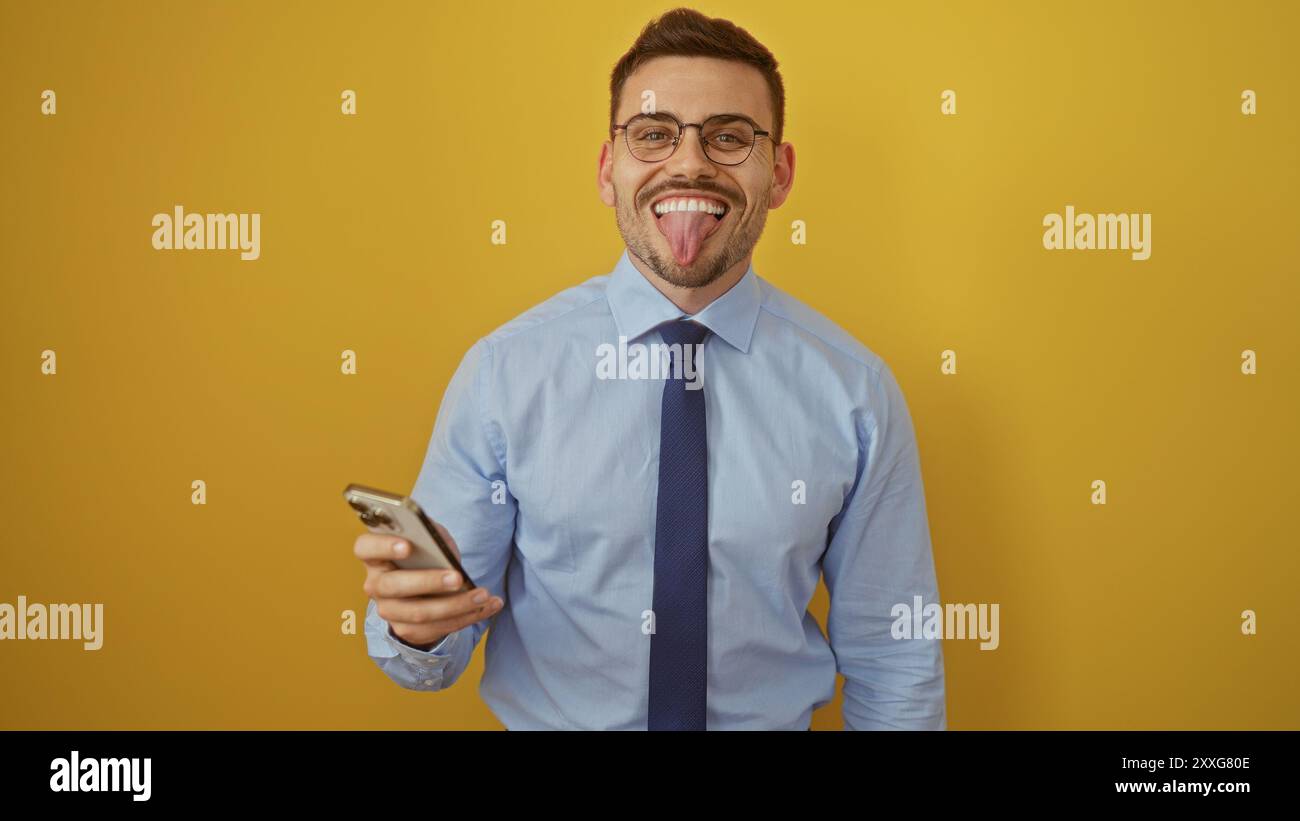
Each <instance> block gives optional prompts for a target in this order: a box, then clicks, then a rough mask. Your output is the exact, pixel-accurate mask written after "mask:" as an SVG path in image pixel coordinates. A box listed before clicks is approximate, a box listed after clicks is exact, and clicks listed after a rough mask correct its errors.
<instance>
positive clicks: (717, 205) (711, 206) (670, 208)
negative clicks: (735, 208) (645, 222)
mask: <svg viewBox="0 0 1300 821" xmlns="http://www.w3.org/2000/svg"><path fill="white" fill-rule="evenodd" d="M730 210H731V207H730V206H729V205H727V204H726V203H725V202H723V201H722V200H718V199H714V198H712V197H673V196H669V197H664V198H663V199H661V200H658V201H657V202H655V203H653V204H652V205H651V206H650V211H651V213H653V214H654V215H655V219H659V218H660V217H662V216H663V215H664V214H671V213H673V212H676V211H685V212H691V211H694V212H696V213H699V212H701V211H703V212H704V213H706V214H712V215H713V217H714V218H715V219H716V220H717V221H718V222H722V218H723V217H725V216H726V215H727V212H728V211H730Z"/></svg>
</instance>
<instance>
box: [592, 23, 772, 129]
mask: <svg viewBox="0 0 1300 821" xmlns="http://www.w3.org/2000/svg"><path fill="white" fill-rule="evenodd" d="M667 56H682V57H715V58H718V59H721V60H739V61H740V62H743V63H749V64H750V65H752V66H754V67H755V68H757V69H758V70H759V71H761V72H762V73H763V77H764V78H765V79H766V80H767V87H768V90H769V92H770V93H771V97H772V113H773V115H774V117H775V122H774V123H773V125H772V143H773V145H780V144H781V132H782V131H784V129H785V86H784V84H782V82H781V72H779V71H777V62H776V58H775V57H773V56H772V52H770V51H768V50H767V47H766V46H764V45H763V44H762V43H760V42H758V41H757V40H755V39H754V37H753V36H752V35H751V34H750V33H749V32H747V31H745V30H744V29H743V28H741V27H740V26H737V25H736V24H735V23H733V22H731V21H730V20H723V19H722V18H720V17H705V16H704V15H703V14H700V13H699V12H698V11H696V10H694V9H688V8H676V9H673V10H671V11H666V12H664V13H663V14H661V15H660V16H659V17H658V18H657V19H655V20H651V21H650V22H649V23H646V26H645V28H643V29H641V34H640V35H638V36H637V38H636V42H635V43H633V44H632V47H631V48H630V49H628V51H627V54H624V55H623V56H622V57H620V58H619V61H618V62H617V63H616V64H615V65H614V71H613V73H611V74H610V77H609V125H610V130H611V133H612V132H613V127H614V125H615V120H614V118H615V117H617V116H618V104H619V101H620V100H621V99H622V96H623V83H624V82H626V81H627V78H628V76H629V75H630V74H631V73H632V72H633V71H635V70H636V69H637V67H638V66H640V65H641V64H642V63H644V62H646V61H647V60H650V59H652V58H654V57H667Z"/></svg>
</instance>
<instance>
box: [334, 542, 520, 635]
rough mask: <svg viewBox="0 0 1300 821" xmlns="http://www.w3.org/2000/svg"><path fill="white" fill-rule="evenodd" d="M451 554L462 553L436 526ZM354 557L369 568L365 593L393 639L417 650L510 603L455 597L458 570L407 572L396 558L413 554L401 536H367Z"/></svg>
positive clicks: (478, 594)
mask: <svg viewBox="0 0 1300 821" xmlns="http://www.w3.org/2000/svg"><path fill="white" fill-rule="evenodd" d="M434 527H436V528H437V529H438V534H439V535H440V536H442V538H443V539H444V540H446V542H447V544H448V545H449V546H450V547H451V551H452V553H454V554H456V558H457V559H458V560H459V559H460V548H458V547H456V542H455V541H454V540H453V539H452V538H451V534H449V533H448V532H447V531H446V530H445V529H444V528H443V527H442V525H439V524H436V523H435V524H434ZM353 552H354V553H355V554H356V556H357V558H358V559H360V560H361V562H362V564H364V565H365V566H366V582H365V584H364V585H362V588H363V589H364V590H365V591H366V595H367V596H369V597H370V598H372V599H374V600H375V605H376V609H377V610H378V612H379V615H380V616H382V617H383V618H384V619H385V620H386V621H387V622H388V623H389V624H390V625H392V628H393V634H394V635H396V636H397V637H398V638H400V639H401V640H402V641H404V642H406V643H407V644H409V645H412V646H413V647H418V648H419V649H421V650H428V649H429V648H431V647H433V646H434V645H435V644H437V643H438V642H440V641H442V640H443V639H444V638H446V637H447V636H449V635H450V634H452V633H454V632H456V631H457V630H460V629H461V628H463V627H467V626H468V625H471V624H473V623H474V622H477V621H482V620H483V619H486V618H490V617H492V616H494V615H496V614H497V613H498V612H499V611H500V610H501V608H502V607H503V606H505V602H504V601H502V599H501V598H500V597H498V596H489V594H488V591H487V590H486V589H484V588H482V587H476V588H474V589H473V590H466V591H464V592H461V593H457V592H455V590H456V589H457V588H459V587H460V585H461V575H460V574H459V573H457V572H456V571H455V570H403V569H401V568H399V567H398V566H397V565H395V564H393V560H394V559H402V558H405V557H407V556H409V555H411V546H410V544H409V543H408V542H407V541H406V539H404V538H402V537H401V536H385V535H381V534H378V533H362V534H361V535H360V536H358V537H357V541H356V544H355V545H354V547H353Z"/></svg>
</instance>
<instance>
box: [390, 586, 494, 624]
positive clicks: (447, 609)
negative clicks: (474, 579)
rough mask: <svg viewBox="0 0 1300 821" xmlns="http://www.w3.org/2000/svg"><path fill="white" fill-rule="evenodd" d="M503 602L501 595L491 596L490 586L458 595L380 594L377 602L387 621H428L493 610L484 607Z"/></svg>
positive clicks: (410, 622)
mask: <svg viewBox="0 0 1300 821" xmlns="http://www.w3.org/2000/svg"><path fill="white" fill-rule="evenodd" d="M500 602H501V599H500V598H498V597H495V596H489V595H488V591H487V590H484V589H483V588H478V589H477V590H468V591H466V592H464V593H457V594H456V595H442V596H423V597H414V598H380V599H377V600H376V606H377V609H378V611H379V615H380V616H382V617H383V618H384V619H386V620H388V621H400V622H405V623H408V624H428V623H430V622H438V621H445V620H447V619H454V618H460V617H461V616H466V615H471V614H474V613H478V612H480V611H483V612H491V611H488V610H485V608H488V607H492V606H498V609H499V603H500Z"/></svg>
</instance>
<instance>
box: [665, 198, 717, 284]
mask: <svg viewBox="0 0 1300 821" xmlns="http://www.w3.org/2000/svg"><path fill="white" fill-rule="evenodd" d="M650 211H651V213H653V214H654V216H655V227H656V228H658V229H659V233H660V234H662V235H663V236H664V240H665V241H666V242H667V243H668V245H669V247H670V248H671V249H672V252H673V257H674V258H675V259H676V260H677V264H678V265H681V266H683V267H684V266H687V265H690V264H691V263H693V262H694V261H695V259H696V257H698V256H699V253H700V247H701V246H702V245H703V244H704V242H705V240H707V239H708V238H709V237H710V236H712V235H713V234H714V233H715V232H716V231H717V229H718V225H719V224H720V223H721V222H722V220H723V219H725V218H726V216H727V214H728V213H730V211H731V207H730V206H729V205H728V204H727V203H726V202H724V201H722V200H720V199H715V198H713V197H682V196H676V195H673V194H668V195H665V196H663V197H661V198H660V199H659V200H657V201H655V202H653V203H651V205H650Z"/></svg>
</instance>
